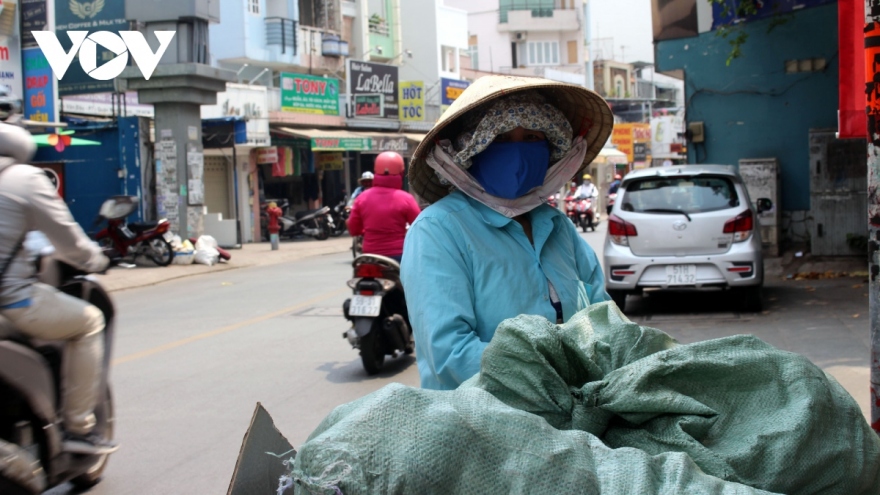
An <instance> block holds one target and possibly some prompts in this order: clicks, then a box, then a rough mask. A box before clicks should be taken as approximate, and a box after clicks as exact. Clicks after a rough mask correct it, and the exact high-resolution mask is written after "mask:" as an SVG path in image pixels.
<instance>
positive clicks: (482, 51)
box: [443, 0, 511, 72]
mask: <svg viewBox="0 0 880 495" xmlns="http://www.w3.org/2000/svg"><path fill="white" fill-rule="evenodd" d="M443 3H444V4H445V5H447V6H449V7H454V8H458V9H463V10H466V11H467V12H468V34H470V35H476V36H477V51H478V56H477V58H478V61H479V67H474V69H477V70H480V71H488V72H498V68H499V67H502V66H506V67H509V66H510V64H511V53H510V35H509V34H508V33H501V32H499V31H498V0H443Z"/></svg>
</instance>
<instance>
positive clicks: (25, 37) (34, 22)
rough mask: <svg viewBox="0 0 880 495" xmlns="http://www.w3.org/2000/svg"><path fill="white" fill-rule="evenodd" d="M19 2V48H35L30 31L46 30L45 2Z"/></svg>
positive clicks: (42, 0) (38, 0)
mask: <svg viewBox="0 0 880 495" xmlns="http://www.w3.org/2000/svg"><path fill="white" fill-rule="evenodd" d="M19 1H20V2H21V46H22V47H26V48H30V47H34V46H37V41H36V40H35V39H34V35H32V34H31V31H43V30H44V29H45V28H46V22H47V19H48V16H47V5H46V0H19Z"/></svg>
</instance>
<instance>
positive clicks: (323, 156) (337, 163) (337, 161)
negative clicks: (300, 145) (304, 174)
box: [315, 152, 344, 170]
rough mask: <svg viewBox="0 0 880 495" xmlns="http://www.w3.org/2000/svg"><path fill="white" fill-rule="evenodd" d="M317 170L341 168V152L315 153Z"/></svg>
mask: <svg viewBox="0 0 880 495" xmlns="http://www.w3.org/2000/svg"><path fill="white" fill-rule="evenodd" d="M315 159H316V161H317V165H318V170H342V169H343V168H344V166H343V161H342V153H338V152H337V153H315Z"/></svg>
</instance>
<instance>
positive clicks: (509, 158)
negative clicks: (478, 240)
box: [468, 141, 550, 199]
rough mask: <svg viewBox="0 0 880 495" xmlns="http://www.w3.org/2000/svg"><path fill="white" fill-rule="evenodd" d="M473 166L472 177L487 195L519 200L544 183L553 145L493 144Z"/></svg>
mask: <svg viewBox="0 0 880 495" xmlns="http://www.w3.org/2000/svg"><path fill="white" fill-rule="evenodd" d="M471 163H472V165H471V167H470V168H469V169H468V173H470V174H471V176H473V178H474V179H476V180H477V182H479V183H480V185H481V186H483V189H485V190H486V192H487V193H489V194H491V195H493V196H498V197H499V198H504V199H516V198H518V197H520V196H522V195H524V194H525V193H527V192H529V191H530V190H532V189H534V188H535V187H538V186H540V185H542V184H543V183H544V177H546V176H547V169H548V168H549V166H550V145H549V144H548V143H547V141H533V142H522V141H520V142H509V143H492V144H490V145H489V146H488V147H487V148H486V149H485V150H483V151H482V152H481V153H478V154H476V155H474V156H473V158H471Z"/></svg>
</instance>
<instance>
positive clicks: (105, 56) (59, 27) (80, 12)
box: [55, 0, 129, 96]
mask: <svg viewBox="0 0 880 495" xmlns="http://www.w3.org/2000/svg"><path fill="white" fill-rule="evenodd" d="M128 29H129V23H128V21H126V20H125V2H123V1H122V0H91V1H89V0H55V35H56V36H58V41H59V42H60V43H61V47H62V48H64V51H65V52H67V51H69V50H70V48H71V46H73V43H71V41H70V38H69V37H68V36H67V34H65V32H66V31H89V32H90V33H92V32H95V31H110V32H113V33H117V34H118V33H119V31H128ZM115 57H116V54H115V53H113V52H111V51H110V50H106V49H104V48H103V47H102V46H101V45H98V49H97V58H98V67H100V66H101V65H102V64H103V63H104V62H109V61H111V60H113V59H114V58H115ZM113 90H114V87H113V81H112V80H111V81H99V80H97V79H92V78H91V77H89V75H88V74H86V73H85V72H84V71H83V69H82V67H81V66H80V65H79V58H78V57H77V58H76V59H74V61H73V63H72V64H70V68H68V69H67V72H66V73H65V74H64V79H62V80H60V81H58V94H59V95H61V96H66V95H76V94H83V93H103V92H109V91H113Z"/></svg>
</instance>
